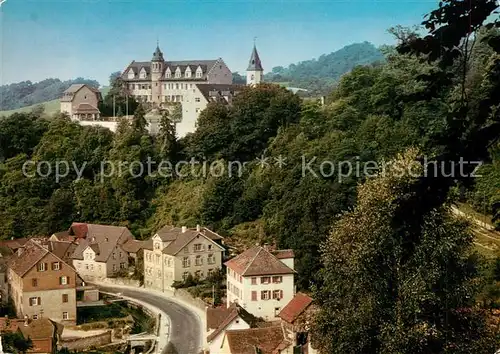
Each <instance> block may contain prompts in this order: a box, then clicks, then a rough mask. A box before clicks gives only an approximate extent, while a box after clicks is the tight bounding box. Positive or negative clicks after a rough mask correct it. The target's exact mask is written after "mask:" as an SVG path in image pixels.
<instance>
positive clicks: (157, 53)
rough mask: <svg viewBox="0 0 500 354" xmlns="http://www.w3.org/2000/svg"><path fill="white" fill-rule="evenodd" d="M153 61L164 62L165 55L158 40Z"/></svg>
mask: <svg viewBox="0 0 500 354" xmlns="http://www.w3.org/2000/svg"><path fill="white" fill-rule="evenodd" d="M151 61H164V59H163V53H162V52H161V50H160V44H159V41H158V39H157V40H156V50H155V52H154V53H153V59H151Z"/></svg>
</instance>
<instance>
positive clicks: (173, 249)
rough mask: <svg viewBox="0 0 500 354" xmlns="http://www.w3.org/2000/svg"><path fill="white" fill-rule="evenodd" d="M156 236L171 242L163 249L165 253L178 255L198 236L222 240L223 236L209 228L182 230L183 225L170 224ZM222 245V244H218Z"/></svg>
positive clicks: (150, 246) (150, 247)
mask: <svg viewBox="0 0 500 354" xmlns="http://www.w3.org/2000/svg"><path fill="white" fill-rule="evenodd" d="M155 236H158V237H160V239H161V240H162V241H163V242H170V243H169V244H168V246H167V247H165V248H164V249H163V253H165V254H170V255H172V256H173V255H176V254H177V253H178V252H179V251H180V250H182V249H183V248H184V246H186V245H187V244H189V243H190V242H191V241H192V240H194V239H195V238H197V237H200V236H201V237H204V238H207V239H209V240H212V241H216V240H221V239H222V237H221V236H220V235H218V234H216V233H215V232H213V231H210V230H208V229H207V228H205V227H203V228H200V231H197V229H196V228H189V229H186V231H185V232H182V228H181V227H173V226H170V225H167V226H164V227H162V228H161V229H160V230H158V232H157V233H156V234H155ZM148 246H149V247H148V249H152V244H150V245H149V244H148ZM218 246H219V247H221V246H220V245H218Z"/></svg>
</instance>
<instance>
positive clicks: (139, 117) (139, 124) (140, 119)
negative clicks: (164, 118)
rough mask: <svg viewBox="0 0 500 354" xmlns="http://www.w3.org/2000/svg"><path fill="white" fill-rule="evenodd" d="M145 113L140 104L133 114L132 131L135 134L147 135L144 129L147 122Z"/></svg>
mask: <svg viewBox="0 0 500 354" xmlns="http://www.w3.org/2000/svg"><path fill="white" fill-rule="evenodd" d="M145 116H146V111H145V109H144V106H143V105H142V104H139V106H138V107H137V109H136V110H135V112H134V118H133V119H132V131H133V132H134V133H136V134H140V135H144V134H146V133H147V130H146V127H147V126H148V122H147V121H146V118H145Z"/></svg>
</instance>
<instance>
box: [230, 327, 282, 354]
mask: <svg viewBox="0 0 500 354" xmlns="http://www.w3.org/2000/svg"><path fill="white" fill-rule="evenodd" d="M226 338H227V342H228V344H229V348H230V350H231V353H233V354H255V353H256V350H255V349H256V348H258V349H260V350H261V353H262V354H274V353H277V349H278V348H281V349H283V347H286V346H284V345H283V342H284V341H285V340H286V338H285V336H284V333H283V330H282V328H281V326H275V327H266V328H249V329H240V330H229V331H226Z"/></svg>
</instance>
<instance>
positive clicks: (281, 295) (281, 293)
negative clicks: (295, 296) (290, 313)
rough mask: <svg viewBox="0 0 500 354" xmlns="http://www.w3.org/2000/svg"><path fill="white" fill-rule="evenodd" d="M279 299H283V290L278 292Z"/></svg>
mask: <svg viewBox="0 0 500 354" xmlns="http://www.w3.org/2000/svg"><path fill="white" fill-rule="evenodd" d="M280 299H283V290H280Z"/></svg>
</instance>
